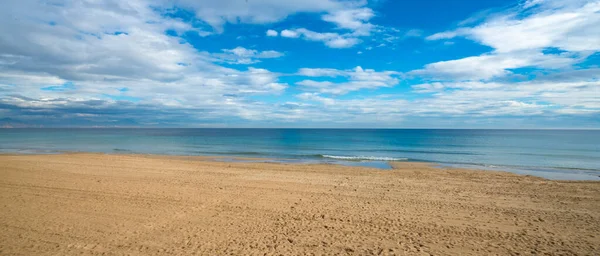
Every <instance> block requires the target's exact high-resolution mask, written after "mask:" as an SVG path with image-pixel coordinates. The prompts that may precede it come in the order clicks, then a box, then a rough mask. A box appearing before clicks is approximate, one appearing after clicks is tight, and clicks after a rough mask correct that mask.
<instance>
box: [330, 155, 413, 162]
mask: <svg viewBox="0 0 600 256" xmlns="http://www.w3.org/2000/svg"><path fill="white" fill-rule="evenodd" d="M320 156H321V157H323V158H331V159H337V160H353V161H360V160H368V161H407V160H408V158H398V157H379V156H334V155H320Z"/></svg>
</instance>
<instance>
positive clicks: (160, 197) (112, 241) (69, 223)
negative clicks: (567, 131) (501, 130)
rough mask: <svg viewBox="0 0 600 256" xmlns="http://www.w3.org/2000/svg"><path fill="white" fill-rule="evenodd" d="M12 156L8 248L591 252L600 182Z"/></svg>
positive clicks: (189, 160)
mask: <svg viewBox="0 0 600 256" xmlns="http://www.w3.org/2000/svg"><path fill="white" fill-rule="evenodd" d="M392 165H393V166H394V169H392V170H379V169H373V168H364V167H347V166H339V165H331V164H290V163H255V162H221V161H213V160H212V159H211V157H194V156H192V157H187V156H169V155H131V154H91V153H70V154H56V155H15V154H13V155H6V154H3V155H0V166H1V167H2V168H0V177H1V179H0V180H1V182H0V189H1V190H2V193H0V199H1V200H0V205H3V206H4V207H3V208H2V210H0V228H1V232H0V233H1V235H0V251H1V253H2V254H81V253H84V254H102V253H108V254H138V255H154V254H213V255H214V254H263V253H267V254H279V253H281V254H288V255H289V254H305V253H310V252H314V253H317V254H335V253H341V254H355V255H365V254H380V253H381V254H388V255H394V254H396V255H397V254H400V255H402V254H423V255H426V254H432V255H450V254H453V255H456V254H460V255H481V254H514V253H521V254H532V253H538V254H543V253H551V254H561V253H562V254H593V253H594V252H596V251H598V250H600V247H599V246H598V245H599V244H600V236H598V235H597V234H599V233H600V182H595V181H556V180H546V179H543V178H539V177H532V176H522V175H517V174H513V173H509V172H496V171H475V170H466V169H453V168H434V167H432V166H430V165H427V164H424V163H414V162H394V163H392Z"/></svg>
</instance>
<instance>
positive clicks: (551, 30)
mask: <svg viewBox="0 0 600 256" xmlns="http://www.w3.org/2000/svg"><path fill="white" fill-rule="evenodd" d="M559 3H560V4H559ZM523 7H524V8H532V7H533V9H534V10H533V11H531V10H528V11H529V12H534V14H531V15H529V16H525V17H523V16H522V15H516V14H515V13H514V12H509V13H507V14H505V15H501V16H495V17H493V18H492V19H490V20H487V21H484V22H483V23H482V24H480V25H478V26H475V27H472V28H465V27H463V28H458V29H456V30H454V31H447V32H442V33H437V34H434V35H431V36H429V37H427V39H428V40H439V39H449V38H453V37H457V36H466V37H468V38H471V39H473V40H475V41H478V42H480V43H482V44H485V45H488V46H491V47H493V48H494V49H495V51H496V52H499V53H506V52H513V51H522V50H532V49H543V48H547V47H556V48H560V49H562V50H565V51H598V50H600V36H598V35H600V14H599V12H600V2H598V1H580V0H570V1H562V2H559V1H556V0H555V1H529V2H528V3H527V4H525V5H524V6H523Z"/></svg>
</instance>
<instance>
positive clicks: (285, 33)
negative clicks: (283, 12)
mask: <svg viewBox="0 0 600 256" xmlns="http://www.w3.org/2000/svg"><path fill="white" fill-rule="evenodd" d="M281 36H282V37H289V38H298V37H299V36H300V34H299V33H298V32H296V31H293V30H288V29H284V30H282V31H281Z"/></svg>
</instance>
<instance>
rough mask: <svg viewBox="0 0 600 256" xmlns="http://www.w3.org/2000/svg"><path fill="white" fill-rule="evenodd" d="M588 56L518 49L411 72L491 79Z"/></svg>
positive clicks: (567, 64) (562, 65) (554, 66)
mask: <svg viewBox="0 0 600 256" xmlns="http://www.w3.org/2000/svg"><path fill="white" fill-rule="evenodd" d="M585 57H587V55H585V56H583V57H582V56H578V55H575V54H570V53H563V54H543V53H540V52H515V53H499V54H483V55H480V56H473V57H467V58H463V59H458V60H449V61H441V62H435V63H431V64H427V65H426V66H425V69H422V70H416V71H412V72H410V73H411V74H415V75H427V76H431V77H434V78H438V79H458V80H480V79H484V80H487V79H492V78H497V77H502V76H506V75H508V74H512V72H511V71H510V69H516V68H523V67H539V68H546V69H560V68H566V67H570V66H571V65H573V64H575V63H577V62H580V61H582V60H583V59H585Z"/></svg>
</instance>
